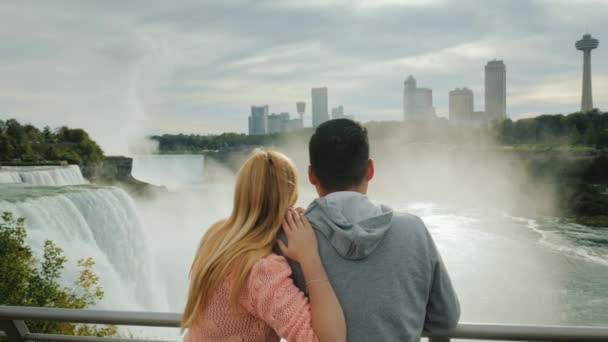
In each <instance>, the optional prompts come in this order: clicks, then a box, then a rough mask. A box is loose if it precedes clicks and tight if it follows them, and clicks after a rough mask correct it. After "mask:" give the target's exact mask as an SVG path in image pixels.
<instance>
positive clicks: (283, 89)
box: [0, 0, 608, 153]
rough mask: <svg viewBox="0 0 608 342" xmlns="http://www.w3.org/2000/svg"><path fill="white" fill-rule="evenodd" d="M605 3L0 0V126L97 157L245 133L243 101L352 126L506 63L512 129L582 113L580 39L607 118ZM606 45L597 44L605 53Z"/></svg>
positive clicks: (479, 99)
mask: <svg viewBox="0 0 608 342" xmlns="http://www.w3.org/2000/svg"><path fill="white" fill-rule="evenodd" d="M607 17H608V0H602V1H600V0H597V1H594V0H537V1H532V0H530V1H528V0H493V1H486V0H458V1H448V0H426V1H424V0H377V1H374V0H326V1H321V0H306V1H303V0H277V1H270V0H258V1H236V0H222V1H210V0H209V1H200V0H199V1H165V0H145V1H144V0H132V1H123V0H104V1H101V0H99V1H93V0H91V1H78V0H75V1H61V0H54V1H28V0H23V1H3V2H1V3H0V22H2V27H3V28H2V30H0V89H1V91H0V120H1V119H7V118H16V119H18V120H20V121H23V122H29V123H32V124H34V125H37V126H46V125H49V126H51V127H58V126H62V125H68V126H70V127H81V128H84V129H86V130H87V131H89V132H90V133H91V135H92V136H93V138H94V139H95V140H97V141H98V142H99V143H100V145H101V146H102V148H104V150H106V152H108V153H125V152H126V151H127V150H128V149H129V147H133V146H136V145H137V144H138V142H139V141H140V140H141V138H143V137H144V136H146V135H150V134H161V133H197V134H212V133H213V134H216V133H221V132H225V131H232V132H247V117H248V115H249V114H250V107H251V105H262V104H268V105H269V106H270V112H284V111H287V112H290V113H291V114H292V115H295V112H296V111H295V103H296V101H306V102H307V106H308V112H307V116H306V120H307V122H308V124H309V125H310V111H309V109H310V89H311V88H313V87H322V86H326V87H328V88H329V105H330V107H334V106H338V105H344V108H345V112H346V114H350V115H354V116H355V118H356V119H358V120H361V121H369V120H399V119H401V117H402V91H403V81H404V80H405V79H406V77H407V76H408V75H410V74H412V75H414V76H415V77H416V79H417V81H418V86H420V87H428V88H432V89H433V100H434V105H435V107H436V110H437V112H438V114H439V115H440V116H447V115H448V92H449V91H450V90H452V89H454V88H457V87H463V86H466V87H469V88H470V89H472V90H473V92H474V94H475V108H476V110H483V105H484V104H483V102H484V101H483V97H484V94H483V82H484V74H483V70H484V65H485V63H486V62H487V61H489V60H492V59H494V58H496V59H501V60H504V62H505V64H506V68H507V113H508V115H509V116H510V117H511V118H513V119H517V118H522V117H530V116H535V115H538V114H541V113H570V112H574V111H577V110H578V109H579V108H580V89H581V75H582V53H581V52H580V51H577V50H576V49H575V48H574V42H575V41H576V40H577V39H580V38H581V36H582V34H584V33H586V32H589V33H591V34H592V35H593V36H594V37H595V38H598V39H599V40H600V45H599V48H598V49H596V50H594V51H593V53H592V64H593V69H592V72H593V96H594V105H595V106H596V107H598V108H600V109H603V110H607V109H608V46H604V44H608V25H605V20H606V18H607ZM604 42H605V43H604Z"/></svg>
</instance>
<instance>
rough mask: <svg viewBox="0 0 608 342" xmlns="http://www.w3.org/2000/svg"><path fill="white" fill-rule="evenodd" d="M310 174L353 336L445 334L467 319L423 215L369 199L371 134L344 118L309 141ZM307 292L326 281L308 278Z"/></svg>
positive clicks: (331, 272) (317, 223)
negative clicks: (463, 316) (401, 211)
mask: <svg viewBox="0 0 608 342" xmlns="http://www.w3.org/2000/svg"><path fill="white" fill-rule="evenodd" d="M309 154H310V166H309V170H308V178H309V180H310V183H311V184H312V185H313V186H314V187H315V188H316V190H317V193H318V194H319V198H317V199H316V200H315V201H314V202H313V203H312V204H311V205H310V206H309V207H308V209H307V210H306V216H307V217H308V219H309V220H310V222H311V223H312V226H313V227H314V229H315V232H316V234H317V239H318V241H319V253H320V255H321V259H322V261H323V264H324V266H325V269H326V271H327V274H328V276H329V281H330V282H331V285H332V286H333V288H334V290H335V291H336V294H337V296H338V299H339V300H340V304H341V305H342V308H343V310H344V314H345V316H346V323H347V328H348V341H366V342H368V341H419V340H420V336H421V334H422V332H423V331H426V332H429V333H445V332H446V331H448V330H450V329H451V328H453V327H454V326H455V325H456V323H457V322H458V319H459V316H460V307H459V303H458V299H457V297H456V294H455V292H454V289H453V287H452V284H451V282H450V278H449V276H448V272H447V270H446V268H445V266H444V264H443V262H442V261H441V257H440V256H439V252H438V251H437V248H436V247H435V244H434V242H433V239H432V238H431V235H430V234H429V232H428V230H427V228H426V227H425V225H424V223H423V222H422V221H421V220H420V218H418V217H416V216H414V215H410V214H400V213H396V212H394V211H393V210H391V209H390V208H389V207H387V206H384V205H376V204H374V203H372V202H371V201H370V200H369V199H368V198H367V196H366V193H367V186H368V183H369V181H371V180H372V178H373V177H374V163H373V162H372V160H371V159H370V158H369V142H368V138H367V131H366V129H365V128H364V127H362V126H361V125H360V124H358V123H356V122H354V121H352V120H348V119H337V120H331V121H327V122H325V123H323V124H321V125H320V126H319V127H318V128H317V129H316V131H315V133H314V134H313V135H312V137H311V138H310V143H309ZM292 269H293V271H294V273H293V278H294V282H295V283H296V285H297V286H298V287H300V288H301V289H302V290H304V291H306V288H307V287H311V286H324V284H323V282H324V281H325V280H323V279H304V278H303V276H302V272H301V271H300V269H299V268H298V266H297V264H292Z"/></svg>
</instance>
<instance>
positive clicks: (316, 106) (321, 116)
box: [311, 87, 329, 128]
mask: <svg viewBox="0 0 608 342" xmlns="http://www.w3.org/2000/svg"><path fill="white" fill-rule="evenodd" d="M311 95H312V127H315V128H316V127H318V126H319V125H320V124H322V123H324V122H325V121H327V120H329V113H328V111H329V108H328V104H327V88H326V87H323V88H312V90H311Z"/></svg>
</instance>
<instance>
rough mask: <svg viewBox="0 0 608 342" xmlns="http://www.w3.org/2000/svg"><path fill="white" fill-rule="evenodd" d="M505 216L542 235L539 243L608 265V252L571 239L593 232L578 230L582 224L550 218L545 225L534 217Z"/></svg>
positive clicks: (575, 256) (570, 254)
mask: <svg viewBox="0 0 608 342" xmlns="http://www.w3.org/2000/svg"><path fill="white" fill-rule="evenodd" d="M505 216H506V217H508V218H510V219H512V220H514V221H518V222H522V223H524V224H525V225H526V227H527V228H529V229H530V230H532V231H533V232H535V233H537V234H538V235H539V236H540V238H539V240H538V242H539V244H541V245H543V246H545V247H547V248H549V249H552V250H554V251H557V252H560V253H562V254H564V255H567V256H570V257H574V258H578V259H582V260H585V261H588V262H593V263H596V264H599V265H602V266H608V253H606V254H605V253H602V252H601V251H599V249H600V248H590V247H586V246H583V245H582V244H581V243H574V242H573V241H572V239H569V237H572V238H573V239H577V237H576V236H577V235H578V237H582V236H589V235H590V234H592V233H591V232H580V231H578V232H577V231H576V228H577V227H578V228H581V227H582V226H580V225H577V224H573V223H566V224H564V223H560V222H557V221H556V220H554V219H549V218H547V219H546V220H547V221H548V222H546V224H544V225H543V224H541V222H539V221H537V220H534V219H528V218H523V217H516V216H509V215H505ZM544 226H545V227H544ZM546 226H551V228H548V227H546ZM596 234H597V233H596ZM594 235H595V234H594ZM576 242H580V241H576Z"/></svg>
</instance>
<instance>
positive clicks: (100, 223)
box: [0, 166, 167, 310]
mask: <svg viewBox="0 0 608 342" xmlns="http://www.w3.org/2000/svg"><path fill="white" fill-rule="evenodd" d="M75 168H78V167H77V166H76V167H75ZM68 170H74V168H73V167H70V168H64V169H62V170H61V172H54V171H53V170H45V171H44V172H45V173H46V174H47V175H48V177H47V176H41V175H42V173H43V172H41V171H37V172H36V173H37V175H32V174H28V175H27V176H32V177H30V178H28V177H27V176H26V177H22V178H21V179H26V181H39V180H44V181H48V180H52V181H58V180H61V181H65V180H69V179H71V180H72V181H77V180H78V177H76V176H74V175H69V177H71V178H69V177H64V178H60V177H55V176H53V175H59V174H61V173H62V172H63V175H64V176H68V172H66V171H68ZM28 172H30V171H28ZM70 172H72V171H70ZM24 173H27V172H24ZM24 173H21V174H20V175H21V176H23V174H24ZM78 175H80V170H79V169H78ZM80 177H82V176H81V175H80ZM28 184H29V183H28ZM4 211H9V212H12V213H13V214H14V215H15V216H16V217H25V218H26V229H27V232H28V244H29V245H30V246H31V247H32V249H33V251H34V253H35V255H36V256H37V257H40V256H41V255H42V246H43V244H44V241H45V240H46V239H50V240H52V241H53V242H55V243H56V244H57V245H58V246H60V247H61V248H62V249H63V250H64V253H65V255H66V257H68V259H69V264H68V265H66V268H65V273H64V278H65V279H64V281H66V285H70V284H72V282H73V281H74V279H76V276H77V271H78V270H77V267H76V266H75V264H76V262H77V260H79V259H82V258H86V257H93V259H94V260H95V262H96V266H95V271H96V272H97V273H98V274H99V275H100V278H101V279H100V285H101V286H102V288H103V289H104V291H105V293H106V296H105V298H104V300H103V301H102V302H101V303H99V305H98V307H100V308H104V309H113V310H117V309H128V310H166V308H167V300H166V291H165V289H164V285H162V284H163V283H161V282H159V281H158V279H157V277H156V274H155V269H156V267H155V265H154V262H153V259H152V256H151V253H150V251H149V244H148V241H147V240H146V234H145V232H144V230H143V229H142V225H141V222H140V219H139V217H138V215H137V213H136V211H135V207H134V203H133V200H132V199H131V198H130V197H129V195H128V194H127V193H126V192H125V191H123V190H122V189H120V188H116V187H100V186H93V185H80V186H58V187H46V186H45V187H36V186H24V185H22V184H9V185H6V184H4V185H1V184H0V212H4Z"/></svg>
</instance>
